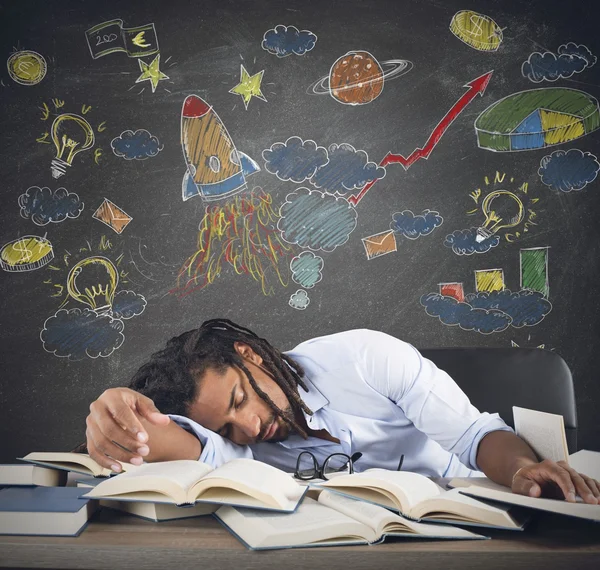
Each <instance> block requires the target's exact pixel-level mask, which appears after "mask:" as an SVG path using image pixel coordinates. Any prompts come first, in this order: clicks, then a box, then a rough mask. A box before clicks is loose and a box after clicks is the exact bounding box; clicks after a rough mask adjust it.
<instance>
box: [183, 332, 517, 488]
mask: <svg viewBox="0 0 600 570" xmlns="http://www.w3.org/2000/svg"><path fill="white" fill-rule="evenodd" d="M286 354H288V355H289V356H290V357H292V358H293V359H294V360H296V361H297V362H298V363H299V364H301V365H302V367H303V368H304V371H305V376H304V381H305V383H306V385H307V387H308V393H307V392H305V391H304V389H303V388H301V387H299V388H298V389H299V393H300V396H301V397H302V399H303V400H304V402H305V403H306V405H307V406H308V407H309V408H310V409H311V410H312V411H313V412H314V414H313V415H312V416H310V415H308V414H306V413H304V416H305V418H306V421H307V423H308V426H309V428H311V429H312V430H320V429H326V430H327V431H328V432H329V433H330V434H331V435H332V436H333V437H335V438H337V439H339V441H340V443H339V444H338V443H334V442H331V441H327V440H323V439H319V438H316V437H309V438H308V439H306V440H305V439H303V438H302V437H300V436H299V435H298V434H292V435H290V437H289V438H288V439H287V440H285V441H282V442H277V443H269V442H261V443H256V444H253V445H249V446H240V445H236V444H234V443H232V442H231V441H229V440H227V439H225V438H223V437H221V436H220V435H218V434H216V433H215V432H213V431H210V430H208V429H206V428H204V427H203V426H201V425H199V424H198V423H196V422H194V421H192V420H190V419H188V418H185V417H183V416H177V415H171V418H173V420H174V421H176V422H177V423H178V424H180V425H182V426H184V427H186V429H188V430H190V431H192V432H193V433H195V434H196V436H197V437H198V438H199V440H200V441H201V443H202V454H201V456H200V461H203V462H205V463H209V464H210V465H212V466H214V467H218V466H219V465H221V464H222V463H224V462H225V461H228V460H229V459H233V458H235V457H249V458H254V459H257V460H259V461H263V462H265V463H269V464H271V465H274V466H275V467H278V468H280V469H283V470H284V471H287V472H293V471H294V469H295V467H296V460H297V457H298V455H299V454H300V452H302V451H311V452H312V453H313V454H314V455H315V457H316V458H317V460H318V461H319V464H321V463H322V462H323V461H324V460H325V458H326V457H327V456H328V455H330V454H332V453H346V454H348V455H352V454H353V453H355V452H357V451H360V452H361V453H362V457H361V458H360V459H359V460H358V461H357V462H356V464H355V471H358V472H360V471H364V470H365V469H368V468H371V467H382V468H384V469H391V470H395V469H397V467H398V461H399V459H400V456H401V455H402V454H404V457H405V459H404V464H403V466H402V470H403V471H414V472H417V473H421V474H423V475H427V476H433V477H468V476H471V475H480V473H479V472H478V471H479V467H478V465H477V460H476V459H477V446H478V445H479V442H480V441H481V439H482V438H483V436H484V435H486V434H487V433H489V432H490V431H494V430H507V431H512V430H511V428H510V427H509V426H507V425H506V424H505V423H504V421H503V420H502V419H501V418H500V417H499V416H498V414H489V413H487V412H483V413H482V412H479V411H478V410H477V409H476V408H475V407H474V406H473V405H472V404H471V403H470V402H469V399H468V398H467V396H466V395H465V394H464V392H463V391H462V390H461V389H460V388H459V387H458V386H457V384H456V383H455V382H454V380H452V378H451V377H450V376H449V375H448V374H447V373H446V372H444V371H442V370H440V369H439V368H437V367H436V366H435V364H434V363H433V362H431V361H430V360H428V359H426V358H424V357H423V356H422V355H421V354H420V353H419V352H418V351H417V349H415V348H414V347H413V346H411V345H410V344H408V343H406V342H403V341H401V340H399V339H397V338H395V337H392V336H390V335H387V334H385V333H382V332H376V331H371V330H366V329H359V330H351V331H346V332H341V333H337V334H333V335H329V336H322V337H319V338H314V339H312V340H308V341H306V342H303V343H301V344H299V345H298V346H297V347H296V348H294V349H293V350H291V351H289V352H287V353H286Z"/></svg>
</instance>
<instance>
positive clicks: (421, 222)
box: [390, 210, 444, 239]
mask: <svg viewBox="0 0 600 570" xmlns="http://www.w3.org/2000/svg"><path fill="white" fill-rule="evenodd" d="M443 222H444V218H442V216H440V214H439V212H434V211H432V210H424V211H423V213H422V214H419V215H416V216H415V215H414V214H413V213H412V212H411V211H410V210H404V211H403V212H395V213H394V214H392V221H391V223H390V229H391V230H393V231H394V233H396V234H400V235H403V236H404V237H406V238H408V239H417V238H419V237H421V236H426V235H429V234H430V233H431V232H432V231H433V230H435V228H437V227H438V226H441V225H442V223H443Z"/></svg>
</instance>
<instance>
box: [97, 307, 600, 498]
mask: <svg viewBox="0 0 600 570" xmlns="http://www.w3.org/2000/svg"><path fill="white" fill-rule="evenodd" d="M86 424H87V430H86V439H87V441H86V445H87V450H88V452H89V454H90V456H91V457H92V458H93V459H95V460H96V461H97V462H98V463H99V464H101V465H102V466H104V467H108V468H110V469H112V470H113V471H116V472H118V471H120V469H121V468H120V465H119V464H118V463H116V462H115V461H114V460H117V461H125V462H130V463H133V464H135V465H139V464H141V463H142V462H143V461H144V460H145V461H168V460H173V459H193V460H200V461H203V462H205V463H208V464H210V465H212V466H213V467H218V466H219V465H221V464H222V463H224V462H226V461H228V460H230V459H233V458H236V457H249V458H254V459H257V460H259V461H264V462H266V463H269V464H271V465H274V466H275V467H278V468H280V469H283V470H285V471H288V472H291V471H294V469H295V468H296V463H297V460H298V456H299V455H300V453H302V452H303V451H308V452H311V453H312V454H313V456H314V457H315V458H316V461H317V462H318V464H320V465H322V464H323V462H324V461H325V460H326V458H328V457H329V456H330V455H331V454H333V453H344V454H346V455H348V456H352V454H354V453H355V452H360V453H361V454H362V455H361V457H360V469H359V470H360V471H362V470H365V469H368V468H372V467H380V468H384V469H391V470H396V469H397V468H398V463H399V460H400V458H401V457H402V456H404V457H405V461H404V469H406V470H408V471H414V472H417V473H421V474H423V475H427V476H433V477H468V476H470V475H481V473H480V472H481V471H482V472H483V473H484V474H485V475H486V476H487V477H489V478H490V479H491V480H493V481H495V482H496V483H499V484H501V485H506V486H509V487H512V490H513V492H515V493H520V494H523V495H529V496H532V497H539V496H555V497H556V496H559V497H563V496H564V498H565V499H566V500H567V501H570V502H574V501H575V499H576V494H577V495H579V496H580V497H581V498H582V499H583V501H584V502H586V503H590V504H598V503H600V482H598V481H597V480H595V479H592V478H591V477H587V476H586V475H583V474H580V473H578V472H577V471H575V470H574V469H571V468H570V467H569V466H568V465H567V464H566V463H564V462H562V461H559V462H557V463H555V462H553V461H549V460H545V461H541V462H539V461H538V459H537V457H536V455H535V453H534V452H533V450H532V449H531V448H530V447H529V446H528V445H527V443H525V441H523V440H522V439H520V438H519V437H517V436H516V435H515V433H514V432H513V431H512V429H511V428H510V427H509V426H507V425H506V424H505V423H504V421H502V419H500V417H499V416H498V414H488V413H485V412H484V413H482V412H479V411H478V410H477V409H476V408H475V407H474V406H473V405H471V403H470V402H469V399H468V398H467V396H466V395H465V394H464V393H463V392H462V391H461V390H460V388H459V387H458V386H457V384H456V383H455V382H454V381H453V380H452V378H450V376H449V375H448V374H446V373H445V372H443V371H442V370H439V369H438V368H437V367H436V366H435V364H433V363H432V362H431V361H429V360H427V359H426V358H423V357H422V356H421V355H420V354H419V352H418V351H417V350H416V349H415V348H414V347H412V346H411V345H410V344H407V343H405V342H403V341H401V340H398V339H396V338H394V337H392V336H389V335H387V334H384V333H381V332H376V331H371V330H366V329H361V330H351V331H346V332H340V333H337V334H332V335H329V336H323V337H319V338H314V339H311V340H308V341H306V342H303V343H301V344H299V345H298V346H296V348H294V349H293V350H291V351H289V352H280V351H279V350H277V349H276V348H274V347H273V346H272V345H271V344H270V343H269V342H268V341H266V340H265V339H263V338H260V337H258V336H257V335H256V334H255V333H253V332H252V331H250V330H249V329H246V328H244V327H241V326H239V325H236V324H235V323H233V322H231V321H229V320H226V319H212V320H209V321H206V322H204V323H203V324H202V326H201V327H200V328H198V329H195V330H191V331H188V332H185V333H183V334H182V335H180V336H177V337H175V338H172V339H171V340H170V341H169V342H168V343H167V345H166V347H165V348H164V349H163V350H161V351H159V352H157V353H155V354H153V355H152V357H151V358H150V360H149V361H148V362H147V363H146V364H144V365H143V366H142V367H141V368H140V369H139V370H138V372H137V373H136V374H135V376H134V377H133V379H132V381H131V383H130V386H129V388H111V389H108V390H106V391H105V392H104V393H103V394H102V395H101V396H100V397H99V398H98V399H97V400H95V401H94V402H92V404H91V405H90V413H89V415H88V417H87V419H86ZM355 457H356V455H355Z"/></svg>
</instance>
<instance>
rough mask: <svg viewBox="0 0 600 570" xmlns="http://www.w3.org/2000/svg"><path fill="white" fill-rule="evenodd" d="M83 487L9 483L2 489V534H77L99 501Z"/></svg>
mask: <svg viewBox="0 0 600 570" xmlns="http://www.w3.org/2000/svg"><path fill="white" fill-rule="evenodd" d="M86 491H87V489H85V488H80V487H8V488H5V489H2V490H0V534H25V535H50V536H51V535H56V536H76V535H77V534H79V533H80V532H81V530H82V529H83V527H84V526H85V524H86V523H87V521H88V518H89V517H90V516H91V514H92V513H93V512H94V510H95V507H96V501H90V500H89V499H87V498H85V497H82V495H83V494H85V492H86Z"/></svg>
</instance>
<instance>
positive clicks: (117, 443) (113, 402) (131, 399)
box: [85, 388, 170, 472]
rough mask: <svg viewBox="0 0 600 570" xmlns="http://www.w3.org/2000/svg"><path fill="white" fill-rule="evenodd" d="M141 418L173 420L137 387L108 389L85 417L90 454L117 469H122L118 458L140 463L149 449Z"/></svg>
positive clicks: (157, 422)
mask: <svg viewBox="0 0 600 570" xmlns="http://www.w3.org/2000/svg"><path fill="white" fill-rule="evenodd" d="M142 418H144V419H145V420H147V421H148V422H149V423H150V424H153V425H155V426H166V425H168V424H169V422H170V418H169V416H167V415H165V414H161V413H160V412H159V411H158V409H157V408H156V406H155V405H154V402H153V401H152V400H151V399H150V398H147V397H146V396H143V395H142V394H139V393H138V392H135V391H134V390H130V389H129V388H109V389H108V390H105V391H104V392H103V393H102V395H101V396H100V397H99V398H98V399H97V400H95V401H94V402H92V403H91V404H90V413H89V415H88V416H87V418H86V420H85V421H86V425H87V429H86V432H85V435H86V438H87V449H88V452H89V454H90V457H91V458H92V459H94V460H95V461H96V462H97V463H99V464H100V465H102V466H103V467H108V468H109V469H112V470H113V471H116V472H119V471H121V466H120V465H119V464H118V463H117V461H125V462H127V463H133V464H134V465H141V463H142V461H143V456H146V455H148V453H149V452H150V449H149V447H148V445H146V443H147V442H148V433H147V431H146V430H145V429H144V426H143V425H142V422H141V421H140V420H141V419H142ZM115 459H116V460H117V461H115Z"/></svg>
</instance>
